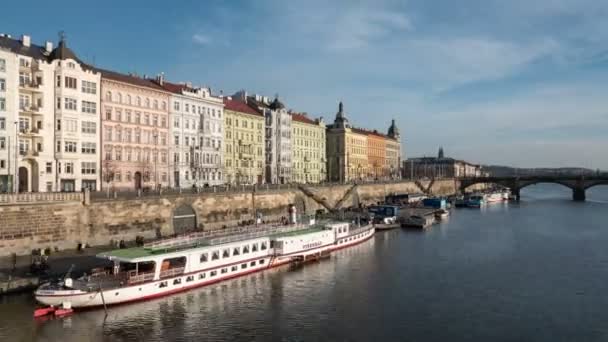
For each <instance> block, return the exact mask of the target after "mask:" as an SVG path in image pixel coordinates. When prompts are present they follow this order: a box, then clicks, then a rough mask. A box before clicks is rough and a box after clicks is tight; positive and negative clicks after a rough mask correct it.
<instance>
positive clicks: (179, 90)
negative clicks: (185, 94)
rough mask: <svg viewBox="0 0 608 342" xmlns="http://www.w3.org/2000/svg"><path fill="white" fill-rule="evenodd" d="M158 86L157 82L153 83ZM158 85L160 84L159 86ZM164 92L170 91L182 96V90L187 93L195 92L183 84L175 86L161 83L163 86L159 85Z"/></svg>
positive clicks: (169, 83)
mask: <svg viewBox="0 0 608 342" xmlns="http://www.w3.org/2000/svg"><path fill="white" fill-rule="evenodd" d="M154 83H156V84H158V82H154ZM159 85H160V84H159ZM161 87H163V88H164V89H165V90H167V91H170V92H172V93H174V94H182V90H187V91H195V90H194V89H192V88H190V87H187V86H186V85H185V84H176V83H171V82H167V81H163V85H161Z"/></svg>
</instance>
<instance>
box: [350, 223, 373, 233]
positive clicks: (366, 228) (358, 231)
mask: <svg viewBox="0 0 608 342" xmlns="http://www.w3.org/2000/svg"><path fill="white" fill-rule="evenodd" d="M351 227H353V226H351ZM354 227H355V228H354V229H353V228H351V229H350V231H349V235H356V234H359V233H363V232H365V231H368V230H369V229H370V228H371V225H365V226H362V227H358V226H354Z"/></svg>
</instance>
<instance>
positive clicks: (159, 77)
mask: <svg viewBox="0 0 608 342" xmlns="http://www.w3.org/2000/svg"><path fill="white" fill-rule="evenodd" d="M164 81H165V73H164V72H161V73H160V74H158V75H157V76H156V82H157V83H158V84H159V85H161V86H162V85H163V82H164Z"/></svg>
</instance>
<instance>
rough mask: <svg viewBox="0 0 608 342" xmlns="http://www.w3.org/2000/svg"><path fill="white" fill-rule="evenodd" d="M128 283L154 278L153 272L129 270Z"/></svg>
mask: <svg viewBox="0 0 608 342" xmlns="http://www.w3.org/2000/svg"><path fill="white" fill-rule="evenodd" d="M127 279H128V281H129V284H137V283H143V282H146V281H152V280H154V272H146V273H137V271H135V270H133V271H129V272H128V273H127Z"/></svg>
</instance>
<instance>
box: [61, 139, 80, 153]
mask: <svg viewBox="0 0 608 342" xmlns="http://www.w3.org/2000/svg"><path fill="white" fill-rule="evenodd" d="M63 149H64V151H65V152H69V153H76V152H78V148H77V144H76V142H75V141H66V142H64V144H63Z"/></svg>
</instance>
